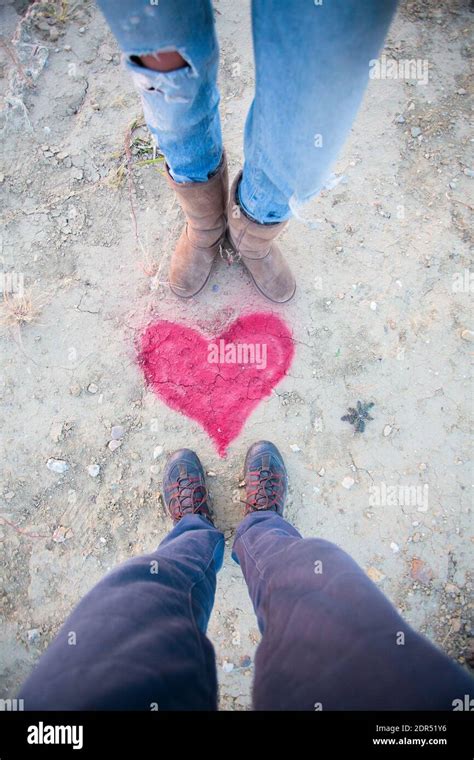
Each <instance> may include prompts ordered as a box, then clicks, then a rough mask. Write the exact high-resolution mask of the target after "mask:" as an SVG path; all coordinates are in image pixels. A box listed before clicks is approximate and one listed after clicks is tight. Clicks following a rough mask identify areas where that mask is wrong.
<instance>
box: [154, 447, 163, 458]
mask: <svg viewBox="0 0 474 760" xmlns="http://www.w3.org/2000/svg"><path fill="white" fill-rule="evenodd" d="M162 453H163V446H155V448H154V449H153V459H158V457H161V455H162Z"/></svg>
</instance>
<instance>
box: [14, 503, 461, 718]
mask: <svg viewBox="0 0 474 760" xmlns="http://www.w3.org/2000/svg"><path fill="white" fill-rule="evenodd" d="M223 549H224V537H223V535H222V533H220V532H219V531H218V530H217V529H215V528H213V527H212V526H211V525H209V523H208V522H206V520H205V519H203V518H202V517H200V516H198V515H190V516H187V517H184V518H183V519H182V520H181V522H179V523H178V525H177V526H176V527H175V528H174V529H173V530H172V531H171V533H170V534H169V535H168V536H167V537H166V538H165V539H164V541H163V542H162V543H161V544H160V546H159V547H158V549H157V550H156V551H155V552H153V553H152V554H149V555H147V556H143V557H137V558H135V559H132V560H130V561H129V562H126V563H125V564H124V565H121V566H120V567H118V568H117V569H116V570H114V571H113V572H111V573H109V574H108V575H107V576H106V577H105V578H104V579H103V580H102V581H100V583H98V584H97V586H95V587H94V588H93V589H92V590H91V591H90V592H89V593H88V594H87V596H85V598H84V599H83V600H82V601H81V602H80V603H79V604H78V606H77V607H76V608H75V610H74V611H73V612H72V614H71V615H70V617H69V618H68V620H67V621H66V623H65V624H64V626H63V627H62V628H61V630H60V631H59V633H58V635H57V637H56V638H55V639H54V641H53V642H52V644H51V646H50V647H49V649H48V650H47V651H46V653H45V654H44V655H43V657H42V658H41V659H40V661H39V664H38V665H37V667H36V669H35V670H34V671H33V673H32V675H31V676H30V677H29V678H28V680H27V681H26V683H25V684H24V685H23V688H22V690H21V694H20V696H21V697H22V698H23V699H24V700H25V709H26V710H80V709H84V710H102V709H127V710H134V709H135V710H150V709H157V708H158V709H159V710H215V709H216V706H217V678H216V666H215V657H214V649H213V647H212V645H211V643H210V642H209V640H208V639H207V637H206V627H207V623H208V619H209V616H210V613H211V610H212V605H213V602H214V595H215V588H216V572H217V571H218V570H219V568H220V567H221V565H222V557H223ZM233 557H234V559H235V560H236V561H237V562H238V563H239V564H240V565H241V567H242V571H243V574H244V577H245V580H246V582H247V584H248V588H249V593H250V597H251V599H252V602H253V605H254V608H255V612H256V614H257V618H258V623H259V627H260V630H261V632H262V641H261V643H260V645H259V647H258V650H257V654H256V658H255V682H254V692H253V702H254V707H255V708H256V709H257V710H265V709H269V710H314V709H323V710H354V709H355V710H371V709H375V710H377V709H380V710H421V709H424V710H431V709H442V710H443V709H446V710H452V702H453V700H455V699H463V697H464V695H465V694H469V693H471V694H472V689H473V682H472V679H471V678H470V677H469V676H468V675H467V674H466V673H465V672H464V671H463V670H462V669H461V668H460V667H459V666H458V665H456V664H455V663H454V662H451V660H449V659H448V657H446V656H445V655H444V654H443V653H441V652H440V651H439V650H438V649H436V648H435V647H434V646H433V645H432V644H431V643H430V642H429V641H428V640H427V639H425V638H424V637H422V636H420V635H419V634H417V633H415V632H414V631H413V630H412V629H411V628H410V627H409V626H408V625H407V624H406V623H405V622H404V621H403V619H402V618H401V617H400V615H399V614H398V613H397V612H396V610H395V609H394V607H393V606H392V605H391V604H390V602H389V601H388V600H387V599H386V598H385V597H384V596H383V594H382V593H381V592H380V591H379V590H378V589H377V587H376V586H375V585H374V584H373V583H372V582H371V580H370V579H369V578H368V577H367V576H366V574H365V573H364V572H363V571H362V570H361V569H360V567H359V566H358V565H357V564H356V563H355V562H354V561H353V560H352V559H351V558H350V557H349V556H348V555H347V554H346V553H345V552H343V551H342V550H341V549H339V548H338V547H337V546H335V545H334V544H331V543H329V542H327V541H323V540H321V539H314V538H310V539H303V538H301V536H300V534H299V533H298V531H296V530H295V528H293V527H292V526H291V525H290V524H289V523H287V522H286V520H284V519H283V518H282V517H279V516H278V515H276V514H275V513H273V512H264V513H255V514H252V515H250V516H249V517H246V518H245V519H244V520H243V521H242V523H241V524H240V526H239V528H238V531H237V534H236V538H235V543H234V549H233Z"/></svg>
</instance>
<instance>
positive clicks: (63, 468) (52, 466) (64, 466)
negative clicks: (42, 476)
mask: <svg viewBox="0 0 474 760" xmlns="http://www.w3.org/2000/svg"><path fill="white" fill-rule="evenodd" d="M46 467H47V468H48V470H51V472H55V473H56V475H63V474H64V473H65V472H67V470H69V465H68V463H67V462H65V461H64V459H48V461H47V462H46Z"/></svg>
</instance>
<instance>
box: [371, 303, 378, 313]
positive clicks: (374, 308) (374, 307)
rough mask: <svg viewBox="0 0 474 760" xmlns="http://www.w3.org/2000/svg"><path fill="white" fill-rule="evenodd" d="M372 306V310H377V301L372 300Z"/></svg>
mask: <svg viewBox="0 0 474 760" xmlns="http://www.w3.org/2000/svg"><path fill="white" fill-rule="evenodd" d="M370 308H371V309H372V311H377V302H376V301H371V303H370Z"/></svg>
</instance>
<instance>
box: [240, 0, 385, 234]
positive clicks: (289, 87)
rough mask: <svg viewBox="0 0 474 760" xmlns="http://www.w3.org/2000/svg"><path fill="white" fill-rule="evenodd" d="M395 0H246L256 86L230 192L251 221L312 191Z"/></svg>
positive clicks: (346, 126) (349, 118)
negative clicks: (238, 174) (241, 160)
mask: <svg viewBox="0 0 474 760" xmlns="http://www.w3.org/2000/svg"><path fill="white" fill-rule="evenodd" d="M396 6H397V0H384V1H383V2H381V1H380V0H366V1H364V2H360V0H331V2H326V1H324V2H322V3H320V4H319V3H315V2H311V1H310V2H308V0H293V2H291V3H282V2H281V1H280V0H253V3H252V24H253V41H254V51H255V69H256V90H255V98H254V101H253V103H252V106H251V108H250V111H249V114H248V117H247V122H246V125H245V164H244V170H243V177H242V182H241V183H240V187H239V189H238V197H239V200H240V202H241V204H242V207H243V209H244V211H245V212H246V213H247V214H248V215H249V216H250V217H252V218H253V219H255V220H256V221H257V222H261V223H271V222H281V221H283V220H286V219H289V218H290V217H291V215H292V208H294V207H295V206H297V205H298V204H299V203H302V202H304V201H306V200H308V199H309V198H311V197H312V196H313V195H315V194H316V193H318V192H319V191H320V190H321V189H322V187H323V185H324V183H325V180H326V178H327V176H328V173H329V170H330V167H331V165H332V163H333V162H334V160H335V158H336V156H337V155H338V153H339V151H340V149H341V146H342V144H343V143H344V141H345V139H346V137H347V135H348V133H349V130H350V128H351V125H352V122H353V120H354V117H355V115H356V112H357V109H358V107H359V105H360V103H361V100H362V96H363V94H364V90H365V88H366V85H367V82H368V79H369V71H370V66H369V64H370V61H371V60H372V59H374V58H375V57H376V56H377V55H378V52H379V50H380V48H381V46H382V44H383V41H384V38H385V35H386V32H387V29H388V26H389V24H390V21H391V19H392V17H393V14H394V12H395V9H396Z"/></svg>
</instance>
